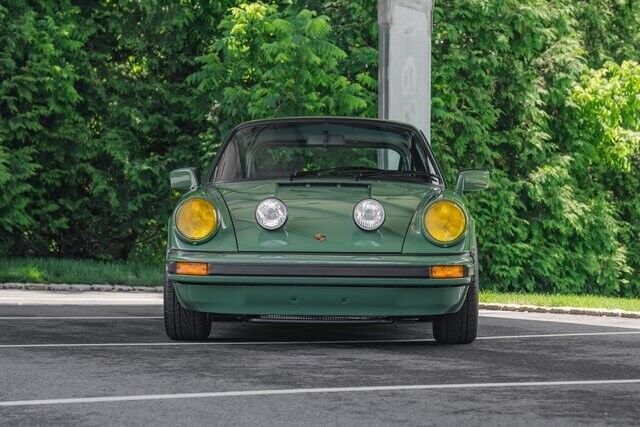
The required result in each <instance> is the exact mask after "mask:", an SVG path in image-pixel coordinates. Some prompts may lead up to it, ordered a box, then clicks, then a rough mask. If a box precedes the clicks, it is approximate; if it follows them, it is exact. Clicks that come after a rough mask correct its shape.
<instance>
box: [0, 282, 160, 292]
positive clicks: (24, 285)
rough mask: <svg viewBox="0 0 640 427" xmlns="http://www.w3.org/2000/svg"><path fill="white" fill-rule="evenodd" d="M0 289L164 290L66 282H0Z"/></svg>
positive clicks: (57, 290)
mask: <svg viewBox="0 0 640 427" xmlns="http://www.w3.org/2000/svg"><path fill="white" fill-rule="evenodd" d="M0 289H14V290H23V291H25V290H27V291H56V292H61V291H70V292H86V291H94V292H95V291H98V292H162V291H163V287H162V286H127V285H97V284H94V285H69V284H66V283H58V284H51V283H0Z"/></svg>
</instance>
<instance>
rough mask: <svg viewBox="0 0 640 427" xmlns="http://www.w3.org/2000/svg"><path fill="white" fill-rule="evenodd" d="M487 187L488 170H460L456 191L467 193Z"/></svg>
mask: <svg viewBox="0 0 640 427" xmlns="http://www.w3.org/2000/svg"><path fill="white" fill-rule="evenodd" d="M487 188H489V171H485V170H479V169H471V170H466V171H460V173H459V174H458V182H457V183H456V193H458V194H462V193H469V192H472V191H481V190H485V189H487Z"/></svg>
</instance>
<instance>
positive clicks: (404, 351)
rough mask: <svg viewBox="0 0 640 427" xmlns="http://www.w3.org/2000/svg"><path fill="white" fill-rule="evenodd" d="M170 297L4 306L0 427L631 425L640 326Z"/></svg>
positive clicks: (40, 296)
mask: <svg viewBox="0 0 640 427" xmlns="http://www.w3.org/2000/svg"><path fill="white" fill-rule="evenodd" d="M161 316H162V306H161V295H159V294H141V293H135V294H134V293H111V292H110V293H89V292H86V293H52V292H35V291H0V425H3V426H5V425H7V426H9V425H51V424H54V425H150V424H155V425H176V424H191V425H274V426H275V425H278V426H281V425H314V426H315V425H338V424H339V425H396V424H408V425H461V424H463V425H496V424H497V425H521V424H527V425H549V424H551V425H577V424H580V425H587V424H588V425H605V424H609V425H638V423H639V420H640V320H637V319H626V320H623V319H615V318H613V319H611V318H597V317H591V316H568V315H541V314H539V313H536V314H528V313H504V312H483V313H482V314H481V318H480V331H479V335H480V338H479V339H478V340H477V341H476V342H474V343H473V344H471V345H466V346H442V345H437V344H435V342H433V339H432V335H431V325H430V324H425V323H411V324H398V325H397V326H395V325H393V324H381V325H344V324H333V325H299V324H254V323H246V324H242V323H238V322H225V323H216V324H214V331H213V333H212V335H211V337H210V338H209V340H208V341H207V342H205V343H176V342H172V341H170V340H169V339H167V338H166V336H165V335H164V329H163V321H162V317H161Z"/></svg>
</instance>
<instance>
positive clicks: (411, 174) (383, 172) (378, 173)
mask: <svg viewBox="0 0 640 427" xmlns="http://www.w3.org/2000/svg"><path fill="white" fill-rule="evenodd" d="M381 175H382V176H388V177H409V178H414V177H423V176H426V177H429V178H431V181H433V180H434V179H435V180H436V181H438V183H440V178H438V176H437V175H434V174H432V173H430V172H427V171H390V170H378V171H371V172H363V173H360V174H358V175H356V176H354V177H353V179H355V180H356V181H357V180H358V179H361V178H369V177H373V176H381Z"/></svg>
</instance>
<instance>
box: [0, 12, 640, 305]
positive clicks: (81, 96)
mask: <svg viewBox="0 0 640 427" xmlns="http://www.w3.org/2000/svg"><path fill="white" fill-rule="evenodd" d="M434 24H435V27H434V33H433V77H432V81H433V90H432V91H433V108H432V112H433V129H432V137H433V141H432V143H433V146H434V148H435V150H436V152H437V155H438V157H439V159H440V160H441V162H442V163H443V165H444V166H445V170H446V172H447V175H448V179H449V182H452V180H453V179H454V177H455V172H456V171H457V170H459V169H462V168H469V167H480V168H488V169H490V170H491V173H492V180H493V187H492V189H491V190H490V191H488V192H485V193H482V194H479V195H474V196H470V197H468V201H469V204H470V207H471V209H472V210H473V212H474V215H475V216H476V219H477V222H478V224H479V225H478V231H479V243H480V246H481V248H480V254H481V266H482V276H483V283H485V284H487V285H490V286H495V287H497V288H499V289H504V290H536V291H545V292H554V291H555V292H594V293H605V294H627V295H638V294H640V224H639V222H640V221H639V220H638V218H640V196H639V194H640V178H639V176H640V175H639V174H638V173H637V171H638V167H639V166H640V160H639V157H640V155H639V145H640V144H639V142H638V132H639V131H640V130H639V122H640V120H639V118H638V116H639V114H640V113H639V111H640V105H638V103H639V102H640V101H639V99H640V97H639V95H638V94H639V93H640V88H639V83H638V81H639V79H640V77H639V76H640V67H639V66H638V64H637V62H633V61H634V60H635V61H637V60H638V58H640V32H638V31H637V28H640V2H637V1H634V0H560V1H553V2H552V1H548V0H504V1H487V0H451V1H448V2H446V3H444V2H438V1H436V8H435V17H434ZM377 37H378V35H377V26H376V2H375V1H346V0H288V1H272V2H267V1H263V2H243V1H234V0H222V1H211V0H181V1H180V2H174V1H169V0H140V1H137V2H129V1H105V0H90V1H84V2H73V1H71V0H59V1H55V2H54V1H50V0H39V1H31V2H27V1H26V0H7V1H5V2H3V3H2V4H1V5H0V185H1V186H2V188H3V192H2V193H1V194H0V252H5V253H10V254H13V255H38V256H65V257H80V258H83V257H84V258H98V259H127V258H131V257H134V258H149V259H158V260H159V259H161V257H162V251H163V244H164V235H165V230H164V228H165V224H166V219H167V217H168V215H169V212H170V209H171V206H172V201H173V196H174V195H172V194H171V192H170V190H169V187H168V179H167V175H168V172H169V170H171V169H173V168H175V167H181V166H196V167H199V168H201V169H202V168H205V167H206V166H207V164H208V162H209V161H210V160H211V158H212V157H213V155H214V154H215V152H216V149H217V147H218V145H219V144H220V142H221V140H222V138H223V137H224V136H225V134H226V133H227V132H228V130H229V129H230V128H231V127H233V126H234V125H235V124H237V123H239V122H241V121H243V120H247V119H252V118H260V117H273V116H283V115H310V114H329V115H362V116H375V115H376V111H377V107H376V88H377V83H376V76H377Z"/></svg>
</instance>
